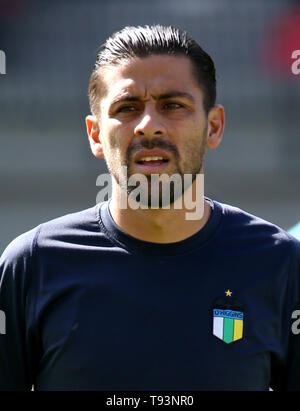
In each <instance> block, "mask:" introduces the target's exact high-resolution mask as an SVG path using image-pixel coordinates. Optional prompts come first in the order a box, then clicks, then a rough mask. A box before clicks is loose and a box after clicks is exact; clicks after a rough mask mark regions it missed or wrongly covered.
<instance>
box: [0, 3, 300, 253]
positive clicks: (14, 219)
mask: <svg viewBox="0 0 300 411" xmlns="http://www.w3.org/2000/svg"><path fill="white" fill-rule="evenodd" d="M153 23H160V24H163V25H171V24H172V25H176V26H178V27H180V28H182V29H184V30H187V31H188V33H189V34H190V35H192V36H193V37H194V38H195V39H196V40H197V41H198V42H199V44H200V45H201V46H202V47H203V48H204V49H205V50H206V51H207V52H208V53H209V54H210V55H211V56H212V58H213V59H214V61H215V65H216V69H217V76H218V77H217V78H218V97H217V103H220V104H222V105H224V107H225V111H226V120H227V122H226V127H225V135H224V139H223V141H222V143H221V146H220V147H219V148H218V149H216V150H211V151H209V152H208V153H207V157H206V165H205V192H206V195H208V196H209V197H211V198H214V199H216V200H218V201H221V202H224V203H229V204H232V205H236V206H237V207H240V208H243V209H244V210H246V211H248V212H250V213H253V214H256V215H258V216H260V217H262V218H264V219H267V220H269V221H271V222H274V223H275V224H277V225H280V226H281V227H283V228H285V229H289V228H290V227H291V226H293V225H294V224H296V222H297V221H299V220H300V189H299V182H300V161H299V159H300V74H298V75H295V74H293V73H292V69H291V67H292V63H293V61H294V60H292V58H291V55H292V52H293V51H294V50H300V4H299V2H298V1H297V2H296V1H289V0H251V1H249V0H239V1H237V0H222V1H219V0H185V1H182V0H163V1H162V0H151V1H148V0H146V1H143V0H72V1H70V0H69V1H67V0H59V1H58V0H51V1H45V0H38V1H37V0H0V50H2V51H4V52H5V55H6V74H0V142H1V144H0V253H2V251H3V249H4V248H5V247H6V245H7V244H8V243H9V242H10V241H11V240H12V239H13V238H15V237H16V236H17V235H19V234H21V233H22V232H24V231H27V230H29V229H31V228H32V227H34V226H36V225H38V224H40V223H41V222H44V221H47V220H49V219H52V218H55V217H58V216H61V215H64V214H67V213H71V212H75V211H79V210H81V209H85V208H88V207H92V206H93V205H95V203H96V196H97V194H98V192H99V187H97V186H96V179H97V176H98V175H99V174H100V173H103V172H106V166H105V163H104V161H103V160H98V159H96V158H94V157H93V156H92V154H91V152H90V148H89V144H88V139H87V135H86V130H85V122H84V118H85V115H86V114H88V113H89V104H88V96H87V89H88V81H89V76H90V74H91V71H92V68H93V65H94V61H95V57H96V53H97V50H98V48H99V46H100V45H101V44H102V43H103V42H104V41H105V39H106V38H107V37H108V36H110V35H111V34H112V33H113V32H114V31H116V30H119V29H121V28H123V27H124V26H125V25H144V24H153ZM299 67H300V64H299Z"/></svg>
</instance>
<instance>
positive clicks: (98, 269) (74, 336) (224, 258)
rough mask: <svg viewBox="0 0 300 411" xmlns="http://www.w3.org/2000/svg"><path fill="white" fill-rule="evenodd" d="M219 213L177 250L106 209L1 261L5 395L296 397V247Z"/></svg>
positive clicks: (10, 251) (14, 249)
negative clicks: (265, 393)
mask: <svg viewBox="0 0 300 411" xmlns="http://www.w3.org/2000/svg"><path fill="white" fill-rule="evenodd" d="M209 201H210V203H211V207H212V213H211V216H210V218H209V220H208V222H207V224H206V225H205V226H204V228H202V229H201V230H200V231H199V232H198V233H196V234H194V235H193V236H191V237H189V238H188V239H186V240H183V241H179V242H176V243H169V244H158V243H151V242H147V241H141V240H138V239H136V238H134V237H132V236H130V235H128V234H126V233H125V232H123V231H122V230H121V229H120V228H119V227H118V226H117V225H116V224H115V222H114V221H113V219H112V217H111V215H110V212H109V207H108V202H103V203H101V204H97V205H96V206H94V207H92V208H89V209H87V210H84V211H81V212H77V213H73V214H69V215H67V216H64V217H60V218H57V219H55V220H52V221H49V222H47V223H44V224H41V225H39V226H38V227H36V228H34V229H33V230H31V231H29V232H27V233H25V234H22V235H21V236H19V237H18V238H16V239H15V240H14V241H13V242H12V243H11V244H10V245H9V246H8V247H7V248H6V250H5V251H4V253H3V255H2V257H1V259H0V274H1V283H0V285H1V288H0V310H1V314H2V317H1V321H2V324H1V333H0V388H1V389H2V390H3V389H4V390H11V389H13V390H30V389H31V386H32V385H34V386H35V390H150V391H151V390H187V391H188V390H268V389H269V386H271V387H272V388H273V389H274V390H300V371H299V370H300V335H298V333H299V332H300V324H299V327H298V322H299V323H300V320H299V321H298V320H297V319H298V317H300V311H298V310H300V304H299V300H300V297H299V295H300V293H299V291H300V283H299V277H300V243H299V242H298V241H297V240H296V239H295V238H293V237H292V236H290V235H289V234H288V233H286V232H285V231H283V230H282V229H280V228H279V227H277V226H275V225H273V224H271V223H269V222H267V221H264V220H262V219H260V218H257V217H255V216H253V215H250V214H248V213H246V212H244V211H242V210H240V209H238V208H235V207H231V206H228V205H225V204H221V203H218V202H216V201H212V200H209ZM4 320H5V324H4V323H3V321H4ZM298 328H299V329H298Z"/></svg>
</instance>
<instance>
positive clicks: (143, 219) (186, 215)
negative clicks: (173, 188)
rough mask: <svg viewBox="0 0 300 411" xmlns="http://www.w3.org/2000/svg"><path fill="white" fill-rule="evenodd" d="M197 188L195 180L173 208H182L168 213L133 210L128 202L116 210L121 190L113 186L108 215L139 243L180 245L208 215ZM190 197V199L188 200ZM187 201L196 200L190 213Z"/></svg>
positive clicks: (152, 210) (163, 210)
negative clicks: (178, 206) (175, 243)
mask: <svg viewBox="0 0 300 411" xmlns="http://www.w3.org/2000/svg"><path fill="white" fill-rule="evenodd" d="M200 185H201V183H200ZM198 188H199V180H197V179H196V180H195V181H194V182H193V184H192V185H191V186H190V188H189V189H188V190H186V192H185V193H184V194H183V196H182V197H181V198H180V199H178V200H177V201H176V203H177V204H178V201H180V204H181V205H182V206H181V208H178V209H177V208H176V207H175V204H176V203H174V204H172V205H171V206H170V209H151V208H149V209H141V208H138V209H133V208H132V207H130V203H129V204H128V201H127V205H128V206H127V207H126V208H123V207H120V204H121V203H120V196H121V191H120V190H121V189H120V188H119V186H116V187H115V189H114V188H113V195H112V199H111V202H110V213H111V215H112V218H113V220H114V221H115V223H116V224H117V225H118V226H119V227H120V228H121V229H122V230H123V231H124V232H126V233H127V234H129V235H131V236H132V237H135V238H137V239H139V240H144V241H150V242H153V243H173V242H178V241H182V240H185V239H186V238H188V237H190V236H192V235H193V234H195V233H197V232H198V231H199V230H201V228H203V227H204V226H205V224H206V223H207V221H208V219H209V217H210V214H211V207H210V205H209V202H208V201H206V200H204V197H203V191H202V194H201V195H199V191H198V190H197V189H198ZM201 188H203V184H202V187H201ZM191 193H192V197H188V196H189V195H191ZM196 194H197V195H196ZM123 196H124V193H123ZM126 197H127V196H126ZM187 197H188V198H190V199H193V200H194V198H195V199H196V201H193V204H194V206H195V204H197V207H195V209H194V210H193V209H191V201H189V202H188V201H187ZM127 200H128V197H127ZM187 207H188V208H187ZM195 210H196V211H195Z"/></svg>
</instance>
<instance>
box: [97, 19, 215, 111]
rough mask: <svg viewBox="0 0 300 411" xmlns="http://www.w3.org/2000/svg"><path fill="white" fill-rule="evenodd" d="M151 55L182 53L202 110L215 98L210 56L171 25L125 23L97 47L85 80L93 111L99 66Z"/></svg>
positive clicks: (190, 38)
mask: <svg viewBox="0 0 300 411" xmlns="http://www.w3.org/2000/svg"><path fill="white" fill-rule="evenodd" d="M153 54H161V55H164V54H166V55H172V56H186V57H188V58H189V59H190V60H191V62H192V64H193V67H194V73H195V76H196V78H197V81H198V83H199V86H200V88H201V89H202V90H203V93H204V102H203V104H204V109H205V111H206V113H208V112H209V110H210V109H211V108H212V107H213V106H214V105H215V101H216V71H215V65H214V62H213V60H212V58H211V57H210V56H209V55H208V54H207V53H206V52H205V51H204V50H203V49H202V48H201V47H200V46H199V44H198V43H197V42H196V41H195V40H194V39H193V38H192V37H190V36H188V34H187V33H186V32H185V31H183V30H180V29H178V28H176V27H173V26H168V27H165V26H161V25H154V26H144V27H141V26H138V27H133V26H127V27H125V28H123V29H122V30H120V31H118V32H116V33H114V34H113V35H112V36H111V37H109V38H108V39H107V40H106V42H105V43H104V44H103V45H102V46H101V47H100V51H99V52H98V54H97V58H96V63H95V66H94V69H93V72H92V75H91V77H90V82H89V100H90V108H91V112H92V113H93V114H96V113H98V111H99V100H100V97H101V95H102V94H103V90H101V78H100V76H99V74H101V68H103V67H109V66H113V65H118V64H119V63H120V61H124V60H129V59H131V58H135V57H140V58H144V57H148V56H151V55H153Z"/></svg>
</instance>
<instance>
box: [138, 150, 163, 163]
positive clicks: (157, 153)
mask: <svg viewBox="0 0 300 411" xmlns="http://www.w3.org/2000/svg"><path fill="white" fill-rule="evenodd" d="M143 157H162V158H163V159H164V160H170V156H169V154H168V153H166V152H165V151H164V150H160V149H159V148H154V149H152V150H140V151H138V152H137V153H136V154H135V156H134V159H133V160H134V162H135V163H137V162H138V161H140V160H141V159H142V158H143Z"/></svg>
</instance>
